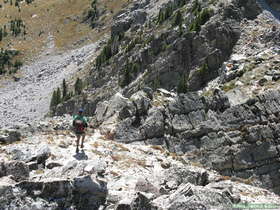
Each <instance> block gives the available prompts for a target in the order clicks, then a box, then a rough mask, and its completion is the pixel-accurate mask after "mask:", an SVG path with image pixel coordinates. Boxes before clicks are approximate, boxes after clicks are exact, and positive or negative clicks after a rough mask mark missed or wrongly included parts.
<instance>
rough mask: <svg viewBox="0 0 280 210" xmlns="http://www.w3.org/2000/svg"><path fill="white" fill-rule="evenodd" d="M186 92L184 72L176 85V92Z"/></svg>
mask: <svg viewBox="0 0 280 210" xmlns="http://www.w3.org/2000/svg"><path fill="white" fill-rule="evenodd" d="M186 92H188V85H187V77H186V75H185V74H183V75H182V76H181V78H180V80H179V83H178V85H177V93H186Z"/></svg>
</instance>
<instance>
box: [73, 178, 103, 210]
mask: <svg viewBox="0 0 280 210" xmlns="http://www.w3.org/2000/svg"><path fill="white" fill-rule="evenodd" d="M73 195H74V201H75V204H76V206H77V208H79V209H89V208H93V209H98V207H99V206H100V205H102V204H104V203H105V201H106V196H107V187H106V183H105V182H102V181H99V182H96V181H93V179H92V178H91V177H90V176H85V177H77V178H75V179H74V191H73Z"/></svg>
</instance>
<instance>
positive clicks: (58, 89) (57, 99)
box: [56, 87, 62, 105]
mask: <svg viewBox="0 0 280 210" xmlns="http://www.w3.org/2000/svg"><path fill="white" fill-rule="evenodd" d="M56 102H57V105H58V104H60V103H61V102H62V98H61V91H60V88H59V87H58V88H57V90H56Z"/></svg>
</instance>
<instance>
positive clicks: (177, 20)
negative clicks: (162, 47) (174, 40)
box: [173, 10, 183, 26]
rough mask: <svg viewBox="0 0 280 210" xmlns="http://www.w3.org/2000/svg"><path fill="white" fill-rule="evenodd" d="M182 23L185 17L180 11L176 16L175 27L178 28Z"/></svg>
mask: <svg viewBox="0 0 280 210" xmlns="http://www.w3.org/2000/svg"><path fill="white" fill-rule="evenodd" d="M182 21H183V16H182V13H181V12H180V10H179V11H178V12H177V13H176V15H175V19H174V23H173V26H178V25H180V24H182Z"/></svg>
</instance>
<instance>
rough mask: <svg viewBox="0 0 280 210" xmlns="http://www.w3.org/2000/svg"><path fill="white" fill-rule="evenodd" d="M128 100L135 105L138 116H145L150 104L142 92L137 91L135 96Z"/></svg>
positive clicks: (149, 100)
mask: <svg viewBox="0 0 280 210" xmlns="http://www.w3.org/2000/svg"><path fill="white" fill-rule="evenodd" d="M130 99H131V100H132V101H133V103H134V104H135V106H136V108H137V111H138V114H139V115H143V114H146V113H147V111H148V109H149V107H150V103H151V99H150V98H149V97H148V95H147V94H146V93H145V92H144V91H139V92H137V93H135V94H133V95H132V96H131V97H130Z"/></svg>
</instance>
